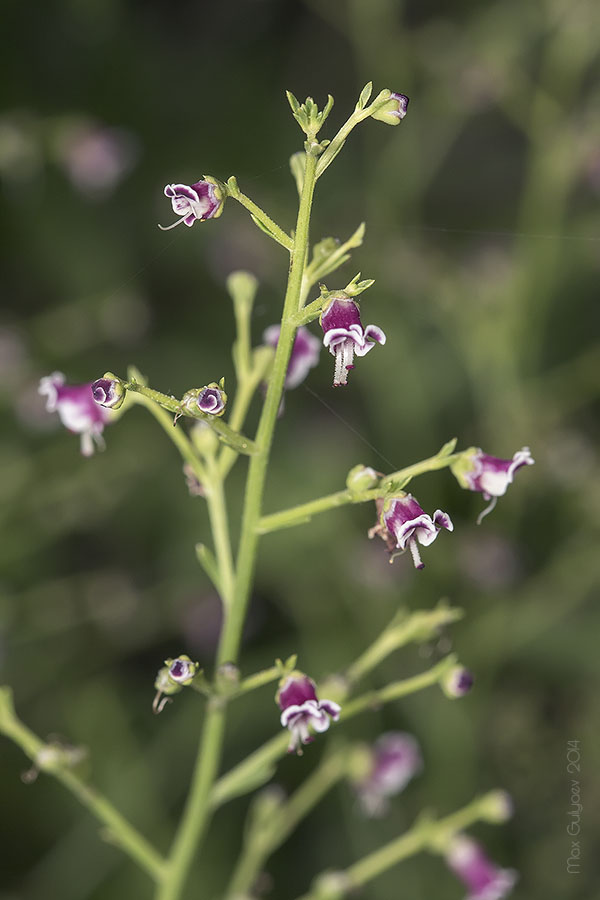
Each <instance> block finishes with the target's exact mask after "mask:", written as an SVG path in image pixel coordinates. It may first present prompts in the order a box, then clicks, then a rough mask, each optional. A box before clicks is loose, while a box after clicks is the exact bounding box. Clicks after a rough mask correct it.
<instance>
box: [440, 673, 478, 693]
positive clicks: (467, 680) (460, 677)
mask: <svg viewBox="0 0 600 900" xmlns="http://www.w3.org/2000/svg"><path fill="white" fill-rule="evenodd" d="M474 681H475V679H474V677H473V673H472V672H471V671H470V670H469V669H466V668H465V667H464V666H460V665H458V666H452V668H451V669H449V670H448V672H446V674H445V675H444V676H443V678H442V680H441V681H440V685H441V688H442V690H443V692H444V693H445V695H446V696H447V697H450V698H451V699H456V698H458V697H464V696H465V694H468V693H469V691H470V690H471V688H472V687H473V684H474Z"/></svg>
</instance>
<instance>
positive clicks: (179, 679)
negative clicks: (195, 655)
mask: <svg viewBox="0 0 600 900" xmlns="http://www.w3.org/2000/svg"><path fill="white" fill-rule="evenodd" d="M165 666H167V669H168V672H169V678H170V679H171V680H172V681H174V682H175V684H180V685H182V686H184V685H188V684H190V682H192V681H193V680H194V676H195V675H196V672H197V671H198V663H194V662H192V661H191V659H190V658H189V656H187V655H186V654H185V653H182V654H181V656H177V657H176V658H175V659H165ZM161 671H162V670H161ZM163 693H168V692H167V691H165V690H164V689H163Z"/></svg>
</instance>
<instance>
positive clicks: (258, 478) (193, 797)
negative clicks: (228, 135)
mask: <svg viewBox="0 0 600 900" xmlns="http://www.w3.org/2000/svg"><path fill="white" fill-rule="evenodd" d="M316 163H317V160H316V157H314V156H312V155H310V154H307V157H306V172H305V177H304V187H303V190H302V196H301V198H300V208H299V210H298V219H297V222H296V231H295V237H294V246H293V249H292V253H291V267H290V274H289V277H288V283H287V290H286V294H285V301H284V306H283V316H282V320H281V331H280V335H279V343H278V344H277V351H276V353H275V360H274V363H273V371H272V374H271V379H270V381H269V387H268V390H267V396H266V398H265V404H264V407H263V410H262V414H261V418H260V422H259V425H258V431H257V433H256V440H255V443H254V446H255V454H254V455H253V456H252V457H251V461H250V465H249V468H248V478H247V481H246V493H245V498H244V511H243V516H242V529H241V536H240V545H239V551H238V558H237V570H236V576H235V584H234V588H233V597H232V602H231V605H230V606H229V607H228V608H227V609H225V622H224V625H223V630H222V632H221V639H220V642H219V649H218V653H217V665H220V664H222V663H224V662H235V661H236V659H237V656H238V652H239V646H240V641H241V636H242V628H243V625H244V619H245V617H246V609H247V606H248V600H249V598H250V590H251V586H252V579H253V576H254V568H255V563H256V551H257V546H258V531H257V527H256V526H257V523H258V520H259V518H260V515H261V510H262V499H263V491H264V485H265V477H266V473H267V466H268V462H269V456H270V451H271V444H272V442H273V431H274V428H275V423H276V421H277V412H278V409H279V404H280V401H281V394H282V391H283V385H284V381H285V375H286V372H287V366H288V362H289V358H290V355H291V351H292V346H293V342H294V334H295V324H294V321H293V316H294V314H295V313H296V311H297V309H298V298H299V296H300V290H301V287H302V275H303V273H304V267H305V265H306V256H307V250H308V235H309V224H310V212H311V207H312V199H313V193H314V187H315V170H316ZM224 730H225V706H224V705H223V704H222V703H220V702H219V700H218V699H217V700H213V701H211V702H210V703H209V704H208V706H207V710H206V719H205V723H204V730H203V733H202V739H201V741H200V746H199V748H198V757H197V761H196V769H195V772H194V776H193V780H192V785H191V788H190V793H189V795H188V800H187V804H186V807H185V810H184V813H183V817H182V819H181V822H180V825H179V829H178V831H177V834H176V836H175V840H174V842H173V847H172V850H171V855H170V857H169V862H168V868H167V872H166V875H165V878H164V881H163V884H162V885H161V886H160V887H159V890H158V893H157V900H178V898H179V897H180V896H181V892H182V890H183V887H184V885H185V881H186V879H187V875H188V872H189V870H190V867H191V864H192V861H193V858H194V855H195V854H196V853H197V851H198V847H199V845H200V841H201V839H202V836H203V834H204V831H205V829H206V826H207V824H208V820H209V817H210V813H211V805H210V802H209V801H210V792H211V789H212V786H213V784H214V781H215V779H216V776H217V771H218V767H219V761H220V758H221V748H222V744H223V734H224Z"/></svg>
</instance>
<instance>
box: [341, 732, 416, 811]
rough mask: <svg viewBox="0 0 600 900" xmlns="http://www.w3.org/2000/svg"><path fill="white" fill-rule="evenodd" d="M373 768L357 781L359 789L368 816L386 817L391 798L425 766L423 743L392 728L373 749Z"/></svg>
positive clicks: (378, 740) (377, 741)
mask: <svg viewBox="0 0 600 900" xmlns="http://www.w3.org/2000/svg"><path fill="white" fill-rule="evenodd" d="M370 755H371V761H370V765H371V768H370V771H369V772H368V774H367V775H366V777H365V778H363V779H361V780H360V781H359V782H358V783H357V784H356V786H355V787H356V792H357V794H358V798H359V800H360V804H361V807H362V809H363V812H364V813H365V815H367V816H382V815H384V814H385V812H386V811H387V809H388V807H389V802H388V798H389V797H392V796H393V795H394V794H399V793H400V791H402V790H403V789H404V788H405V787H406V785H407V784H408V782H409V781H410V780H411V778H413V777H414V776H415V775H416V774H417V773H418V772H420V771H421V769H422V768H423V760H422V758H421V752H420V750H419V745H418V743H417V741H416V740H415V738H414V737H413V736H412V735H411V734H406V733H405V732H403V731H390V732H389V733H388V734H382V735H381V737H379V738H378V739H377V740H376V741H375V744H374V745H373V747H372V748H371V749H370Z"/></svg>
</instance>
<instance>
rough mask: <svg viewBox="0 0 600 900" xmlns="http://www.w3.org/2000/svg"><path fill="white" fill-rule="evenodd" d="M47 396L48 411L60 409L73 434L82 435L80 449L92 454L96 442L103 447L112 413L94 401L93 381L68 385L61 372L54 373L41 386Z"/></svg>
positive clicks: (61, 418)
mask: <svg viewBox="0 0 600 900" xmlns="http://www.w3.org/2000/svg"><path fill="white" fill-rule="evenodd" d="M38 391H39V393H40V394H41V395H42V396H43V397H47V400H46V409H47V410H48V412H57V413H58V415H59V417H60V420H61V422H62V423H63V425H64V426H65V428H68V430H69V431H72V432H73V433H74V434H80V435H81V452H82V453H83V455H84V456H92V454H93V452H94V442H95V443H96V444H97V445H98V446H99V447H100V448H101V449H104V440H103V438H102V432H103V430H104V426H105V425H106V423H107V422H109V421H110V419H111V418H112V417H111V414H110V412H108V410H106V409H104V408H103V407H102V406H100V405H99V404H98V403H96V401H95V400H94V397H93V394H92V384H91V382H88V383H87V384H71V385H69V384H65V376H64V375H63V374H62V372H53V373H52V375H47V376H46V377H45V378H42V379H41V381H40V386H39V388H38Z"/></svg>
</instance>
